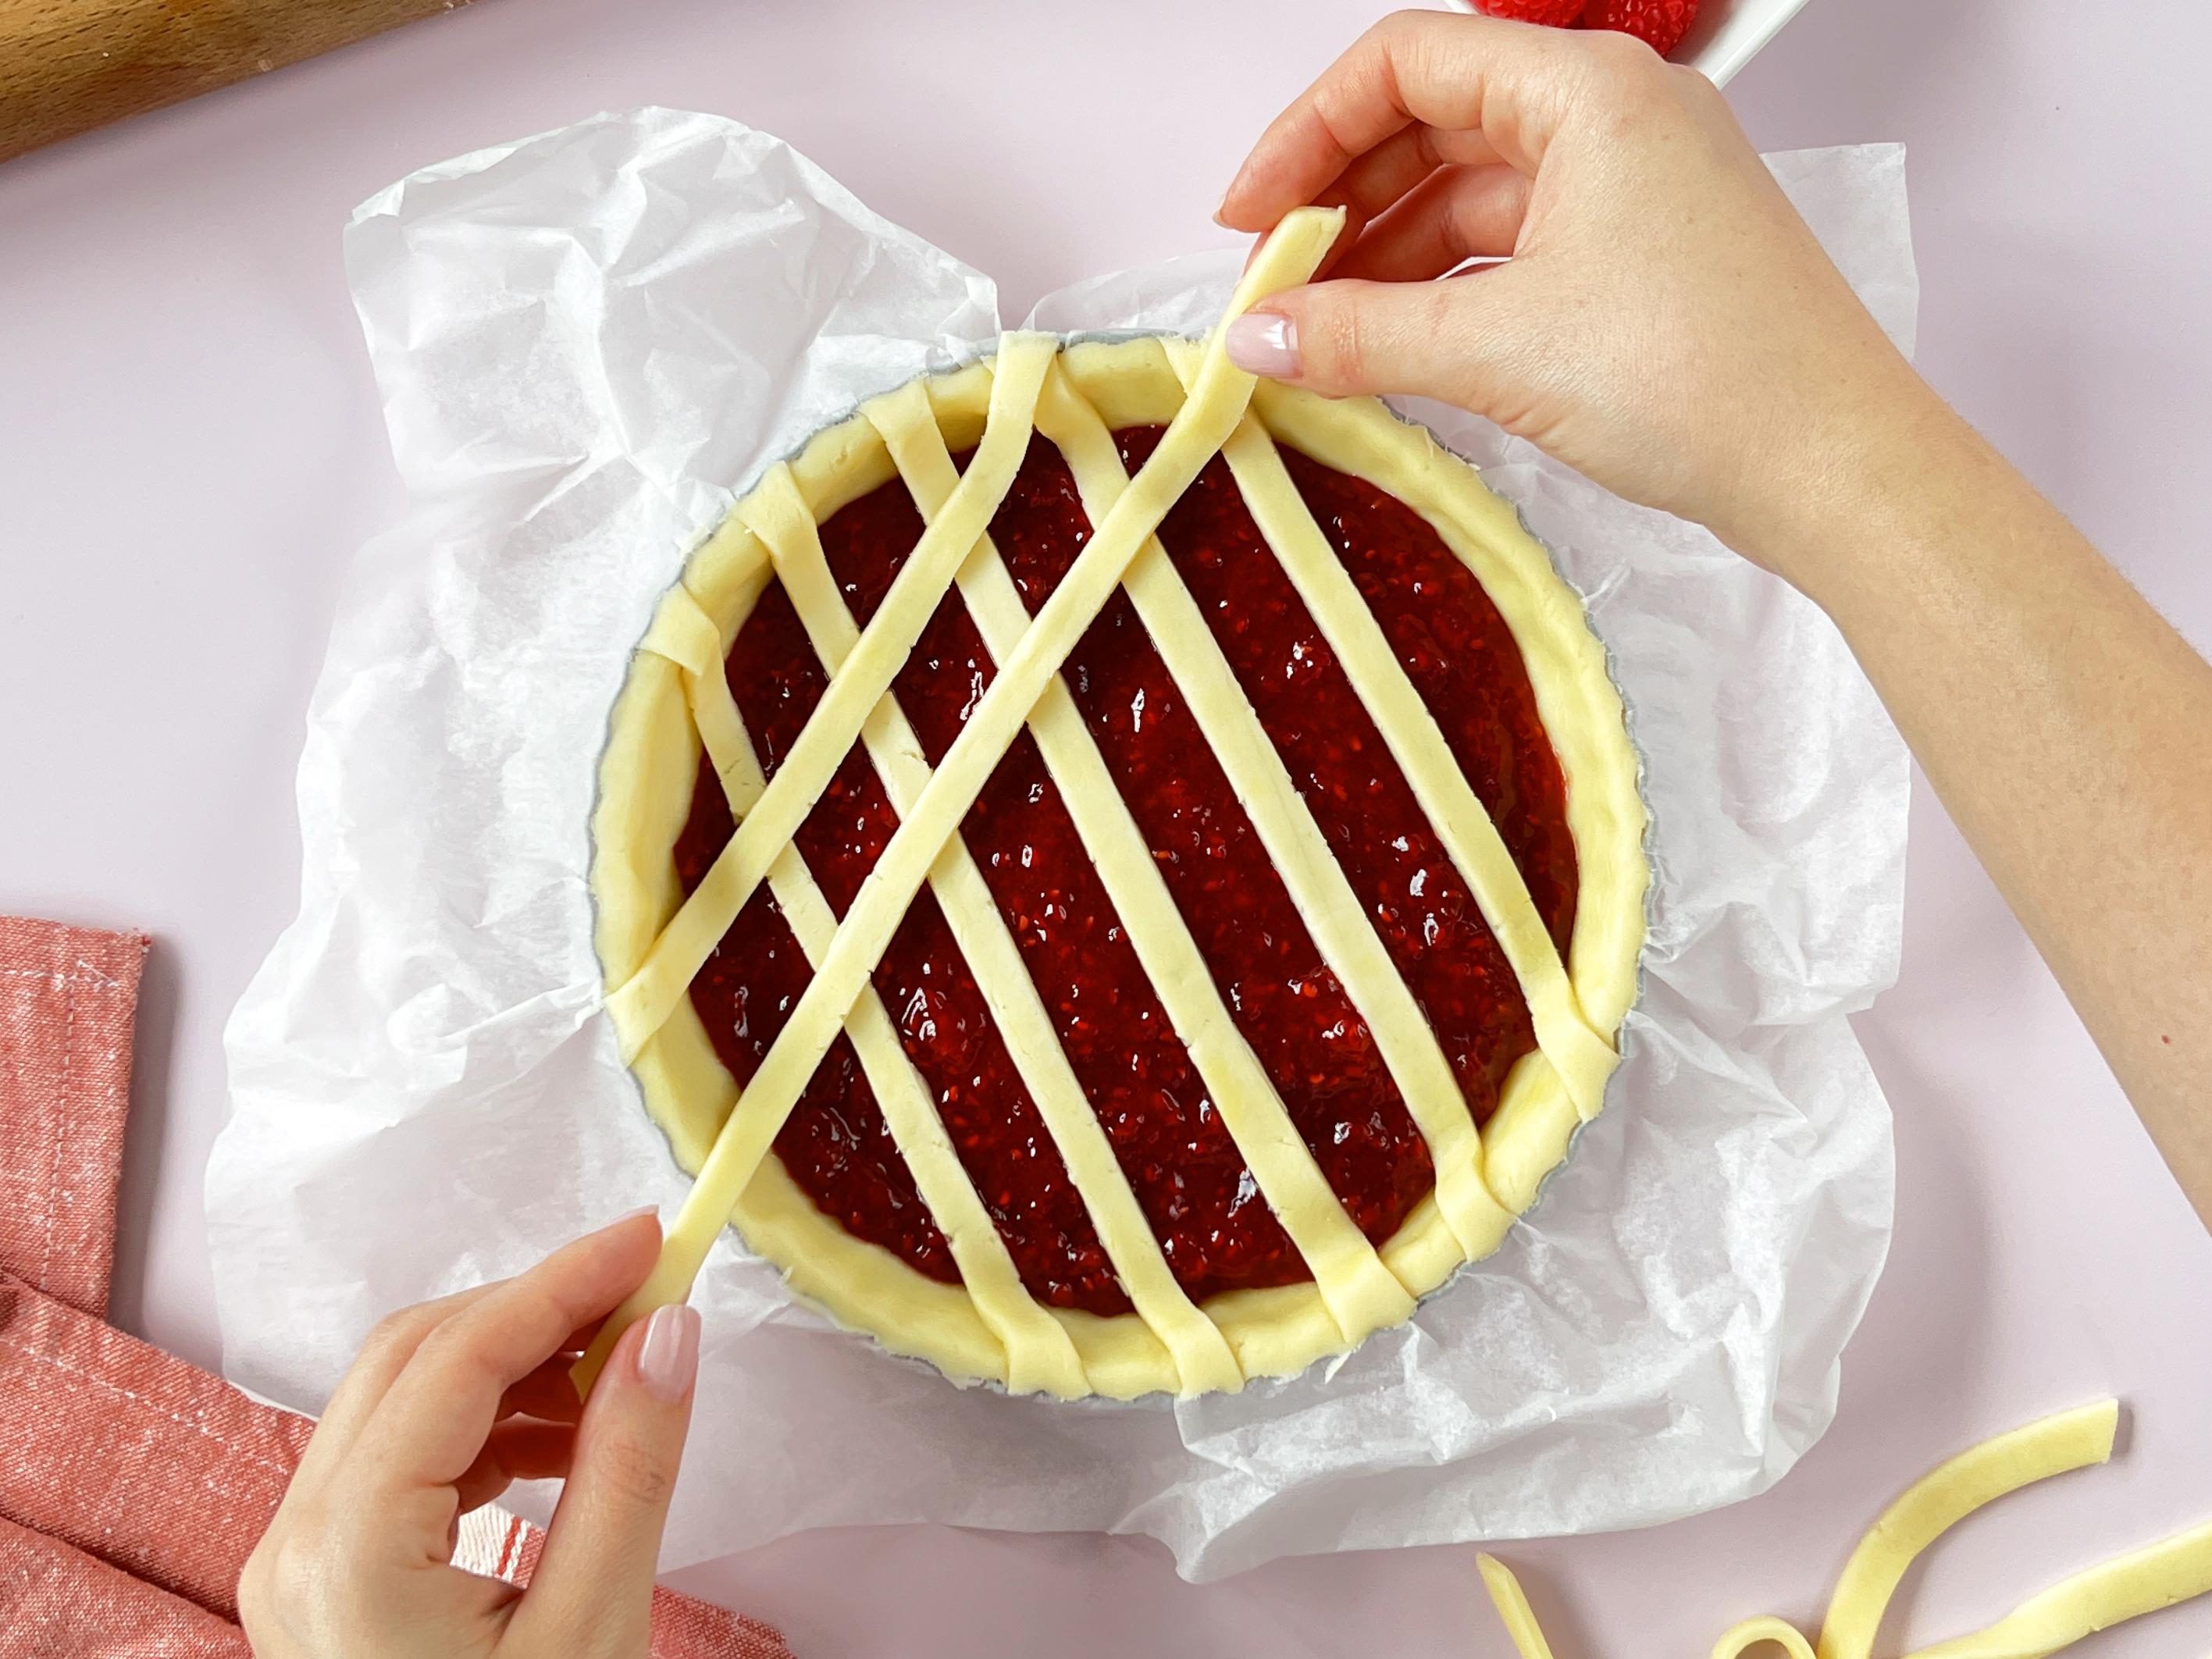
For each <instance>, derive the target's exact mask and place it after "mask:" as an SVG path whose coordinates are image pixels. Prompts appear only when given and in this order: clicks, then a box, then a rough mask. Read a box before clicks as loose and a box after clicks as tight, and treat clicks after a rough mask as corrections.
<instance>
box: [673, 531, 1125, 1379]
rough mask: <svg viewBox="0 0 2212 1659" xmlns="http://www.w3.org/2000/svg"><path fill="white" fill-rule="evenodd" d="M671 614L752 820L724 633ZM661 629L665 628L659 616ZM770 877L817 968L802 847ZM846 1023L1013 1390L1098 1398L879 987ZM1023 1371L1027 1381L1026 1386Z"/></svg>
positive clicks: (733, 789)
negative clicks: (1037, 1293) (986, 1197)
mask: <svg viewBox="0 0 2212 1659" xmlns="http://www.w3.org/2000/svg"><path fill="white" fill-rule="evenodd" d="M809 522H810V523H811V520H809ZM763 539H765V538H763ZM667 609H668V610H669V611H675V612H688V613H689V614H688V615H686V616H683V617H680V620H679V619H677V618H671V623H672V625H671V628H670V629H668V630H667V635H664V636H663V637H662V638H661V639H659V640H658V641H653V644H654V648H660V647H664V646H675V647H677V648H678V649H682V650H684V655H683V656H676V655H674V654H673V653H672V652H670V653H667V654H670V656H671V660H672V661H674V662H675V663H676V665H678V667H679V668H681V669H682V670H683V671H684V680H685V685H686V689H687V690H688V692H689V693H690V702H691V708H692V718H693V720H694V723H695V724H696V726H698V728H699V736H700V739H701V741H702V743H703V744H705V745H706V750H707V757H708V760H709V761H710V762H711V763H713V765H714V772H715V775H716V776H718V777H719V778H720V780H721V783H722V788H723V792H724V793H725V794H726V796H727V798H728V799H729V804H730V817H731V818H732V821H733V822H735V823H743V822H744V817H745V814H746V813H747V812H748V811H750V810H751V809H752V807H753V806H754V805H755V803H757V801H758V800H759V799H760V796H761V792H762V790H763V788H764V787H766V783H765V780H764V779H763V775H762V773H761V768H760V762H759V759H758V757H757V756H756V755H755V753H754V751H753V745H752V741H751V739H750V738H749V737H747V735H746V733H745V727H744V720H743V718H742V717H741V716H740V715H739V714H738V705H737V700H736V698H735V697H733V696H732V695H731V693H730V683H729V679H728V678H727V671H726V668H725V666H724V664H723V646H722V641H721V636H720V634H719V633H717V632H716V631H715V629H714V623H713V622H712V621H711V620H709V618H708V616H707V614H706V612H705V611H702V609H701V608H700V606H699V604H698V601H697V600H696V599H693V598H692V597H691V595H690V592H688V591H686V590H685V589H684V588H682V587H678V588H677V589H676V590H675V591H674V592H671V594H670V596H669V600H668V606H667ZM679 629H680V632H681V634H682V635H684V638H683V639H682V640H681V641H680V642H679V641H678V640H676V639H674V638H672V637H670V636H672V635H676V634H677V633H678V631H679ZM702 630H703V631H702ZM655 631H656V632H659V623H658V622H656V624H655ZM652 639H653V636H652V635H648V640H652ZM701 647H704V648H703V649H702V648H701ZM878 712H880V711H878ZM768 883H769V891H770V892H771V893H773V894H774V895H775V902H776V904H777V906H778V908H781V910H782V912H783V915H784V920H785V921H787V922H788V923H789V924H790V925H791V931H792V933H793V937H795V938H796V939H798V941H799V949H800V950H801V951H804V952H805V955H806V960H807V963H808V964H809V965H810V966H811V965H814V964H817V963H819V962H820V961H821V959H822V956H823V952H824V951H827V950H828V949H829V941H830V940H831V939H833V938H835V937H836V932H837V918H836V913H835V912H834V911H833V910H832V909H831V908H829V900H828V899H827V898H826V897H824V896H823V892H822V889H821V887H820V886H819V885H818V884H817V883H816V881H815V879H814V875H813V872H811V870H809V869H808V868H807V866H806V861H805V857H804V855H803V854H801V853H800V852H799V847H798V844H797V843H796V842H793V843H792V844H790V845H788V846H787V847H786V848H784V849H783V851H782V852H781V854H778V856H777V858H776V860H775V863H773V864H771V865H770V866H769V872H768ZM845 1030H846V1034H847V1035H848V1036H850V1037H851V1038H852V1040H853V1048H854V1052H855V1053H856V1054H859V1056H860V1065H861V1068H862V1069H863V1070H864V1071H865V1072H866V1074H867V1079H868V1086H869V1088H870V1090H871V1091H873V1093H874V1095H875V1097H876V1103H877V1105H878V1107H880V1108H881V1109H882V1111H883V1115H884V1125H885V1127H888V1128H889V1129H890V1132H891V1139H892V1141H893V1142H894V1144H896V1146H897V1147H898V1151H899V1156H900V1157H901V1158H904V1159H905V1160H906V1164H907V1168H908V1170H911V1171H912V1172H913V1175H914V1183H915V1190H916V1191H917V1192H918V1193H919V1194H921V1201H922V1203H923V1204H924V1205H925V1206H927V1208H928V1210H929V1213H930V1218H931V1219H932V1220H933V1221H934V1222H935V1223H936V1224H937V1228H938V1231H940V1232H941V1233H943V1234H944V1235H945V1244H946V1246H947V1247H948V1248H949V1249H951V1252H952V1258H953V1260H954V1261H955V1262H957V1264H958V1266H959V1268H960V1277H961V1279H962V1282H963V1284H965V1285H966V1286H967V1288H968V1293H969V1296H971V1297H974V1299H975V1310H976V1312H977V1313H978V1314H979V1315H980V1316H981V1317H982V1321H983V1322H984V1324H985V1325H987V1326H988V1327H989V1328H990V1330H991V1333H992V1334H993V1335H994V1336H996V1337H997V1338H998V1339H999V1340H1000V1343H1001V1344H1002V1345H1003V1346H1005V1348H1006V1385H1007V1387H1009V1388H1012V1389H1038V1390H1042V1391H1043V1392H1045V1393H1048V1394H1054V1395H1061V1396H1063V1397H1073V1396H1076V1395H1082V1394H1085V1393H1087V1392H1088V1391H1089V1389H1090V1383H1089V1381H1088V1379H1087V1378H1086V1377H1085V1373H1084V1369H1083V1364H1082V1362H1081V1360H1080V1359H1079V1358H1078V1357H1077V1354H1076V1352H1075V1345H1074V1344H1073V1342H1072V1341H1070V1340H1069V1339H1068V1334H1067V1332H1066V1329H1065V1328H1062V1327H1061V1325H1060V1322H1058V1321H1057V1320H1055V1319H1054V1318H1053V1316H1051V1315H1050V1314H1048V1313H1047V1312H1046V1311H1045V1310H1044V1309H1043V1308H1042V1307H1041V1306H1039V1305H1038V1304H1037V1303H1036V1300H1035V1298H1033V1297H1031V1296H1030V1293H1029V1291H1028V1290H1027V1289H1026V1288H1025V1287H1024V1285H1023V1284H1022V1280H1021V1274H1020V1273H1019V1272H1018V1271H1017V1269H1016V1268H1015V1266H1014V1261H1013V1257H1012V1255H1011V1254H1010V1253H1009V1252H1008V1250H1007V1249H1006V1240H1005V1239H1004V1238H1003V1237H1000V1233H999V1230H998V1228H997V1226H996V1225H994V1224H993V1222H992V1219H991V1215H990V1212H989V1211H988V1210H987V1209H986V1208H985V1207H984V1205H983V1200H982V1199H981V1196H980V1195H979V1194H977V1192H976V1190H975V1184H974V1182H971V1181H970V1180H969V1177H968V1171H967V1170H966V1169H965V1168H964V1167H963V1165H962V1164H961V1162H960V1157H959V1154H958V1153H957V1152H956V1151H955V1150H954V1148H953V1146H952V1140H951V1136H950V1135H948V1134H947V1133H945V1123H944V1120H943V1119H941V1118H940V1117H939V1115H938V1114H937V1108H936V1105H935V1103H934V1102H933V1100H932V1098H931V1097H930V1091H929V1085H927V1082H925V1081H924V1080H923V1079H922V1077H921V1073H919V1072H918V1071H916V1070H915V1066H914V1063H913V1062H912V1061H911V1060H909V1059H908V1057H907V1053H906V1050H905V1048H904V1047H903V1046H902V1043H901V1042H900V1041H899V1034H898V1028H897V1027H896V1025H895V1024H893V1023H892V1020H891V1018H890V1011H889V1010H888V1009H886V1008H885V1007H884V1004H883V999H882V998H881V997H880V996H879V995H878V994H877V991H876V987H874V986H873V985H870V986H868V987H866V989H864V990H863V991H862V992H861V993H860V996H859V997H858V998H857V999H855V1000H854V1004H853V1007H852V1010H851V1012H849V1013H848V1015H847V1016H846V1020H845ZM1016 1376H1019V1377H1021V1378H1022V1381H1021V1382H1020V1383H1016V1382H1015V1381H1014V1378H1015V1377H1016Z"/></svg>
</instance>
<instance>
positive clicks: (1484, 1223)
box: [1036, 345, 1513, 1258]
mask: <svg viewBox="0 0 2212 1659" xmlns="http://www.w3.org/2000/svg"><path fill="white" fill-rule="evenodd" d="M1176 355H1177V354H1176V353H1175V351H1174V349H1173V346H1172V345H1170V357H1171V358H1172V357H1174V356H1176ZM1195 355H1196V348H1192V352H1191V356H1195ZM1186 361H1187V362H1188V360H1186ZM1188 367H1190V368H1191V370H1192V372H1191V373H1190V374H1188V375H1185V376H1184V377H1183V378H1184V383H1185V385H1186V386H1190V385H1192V384H1193V383H1194V381H1195V380H1196V378H1197V370H1196V365H1195V363H1188ZM1249 418H1250V417H1249V416H1247V417H1246V419H1247V420H1248V421H1249ZM1036 420H1037V429H1038V430H1039V431H1040V432H1042V433H1043V434H1044V435H1045V436H1046V437H1048V438H1049V439H1051V440H1052V441H1053V442H1054V444H1055V445H1057V446H1058V447H1059V448H1060V453H1061V454H1062V455H1063V456H1065V457H1066V460H1067V465H1068V470H1069V471H1070V472H1072V473H1073V475H1074V477H1075V484H1076V489H1077V490H1078V492H1079V494H1080V495H1082V497H1083V508H1084V511H1085V513H1088V514H1089V515H1090V517H1091V521H1092V522H1093V523H1098V522H1102V521H1103V520H1105V519H1106V518H1107V516H1108V515H1109V514H1110V513H1112V512H1113V510H1114V504H1115V501H1117V500H1119V499H1120V497H1121V492H1122V491H1123V490H1124V489H1127V488H1128V473H1127V471H1125V470H1124V468H1123V467H1122V465H1121V452H1120V451H1119V449H1118V448H1116V447H1115V442H1114V435H1113V434H1112V433H1111V432H1110V431H1109V430H1108V429H1107V426H1106V422H1104V421H1103V419H1101V418H1100V417H1099V415H1098V412H1097V410H1095V409H1093V408H1092V407H1091V404H1089V403H1088V402H1086V401H1085V399H1084V398H1083V396H1082V394H1081V393H1079V392H1077V391H1076V390H1075V388H1074V386H1073V385H1072V384H1071V383H1070V381H1069V380H1068V378H1067V375H1066V373H1065V372H1064V371H1063V370H1062V369H1061V368H1060V365H1059V364H1057V363H1055V364H1054V365H1053V367H1052V368H1051V369H1050V370H1049V371H1048V372H1047V374H1046V375H1045V383H1044V388H1043V390H1042V393H1041V394H1040V395H1039V397H1038V399H1037V410H1036ZM1209 459H1210V458H1209ZM1122 586H1123V587H1124V589H1125V590H1127V593H1128V595H1129V599H1130V602H1131V603H1132V604H1133V605H1134V606H1135V607H1136V611H1137V617H1138V620H1139V621H1140V622H1141V623H1144V626H1145V632H1146V634H1147V635H1150V636H1151V638H1152V645H1153V647H1154V648H1155V649H1157V650H1158V652H1159V653H1160V658H1161V660H1163V661H1164V663H1166V665H1167V667H1168V671H1169V673H1170V674H1171V675H1172V676H1173V677H1174V678H1175V682H1176V686H1177V688H1178V689H1180V690H1181V691H1182V695H1183V701H1184V702H1186V703H1187V704H1188V705H1189V708H1190V711H1191V714H1193V716H1194V718H1195V719H1196V720H1197V721H1198V724H1199V728H1200V731H1201V732H1204V733H1205V736H1206V742H1207V744H1209V745H1210V746H1211V747H1212V750H1213V753H1214V756H1215V757H1216V758H1217V759H1218V761H1219V762H1220V763H1221V769H1222V771H1223V773H1224V774H1225V775H1226V776H1227V778H1228V780H1229V782H1230V786H1231V788H1232V789H1233V790H1234V791H1235V792H1236V795H1237V804H1238V805H1240V806H1242V807H1243V810H1244V814H1245V816H1246V817H1248V818H1249V820H1250V821H1251V824H1252V827H1253V829H1255V831H1256V832H1257V833H1258V835H1259V837H1260V841H1261V845H1262V846H1264V847H1265V848H1267V856H1268V858H1269V859H1270V860H1273V863H1274V866H1275V869H1276V871H1277V872H1278V873H1279V875H1280V876H1281V878H1282V881H1283V885H1284V887H1285V889H1286V890H1288V891H1289V893H1290V896H1291V903H1292V905H1293V906H1294V907H1295V908H1297V913H1298V917H1299V920H1301V921H1304V923H1305V926H1306V931H1307V932H1308V933H1310V934H1311V935H1312V937H1313V941H1314V944H1315V945H1316V947H1318V949H1319V950H1320V951H1321V955H1322V961H1324V962H1325V963H1328V969H1329V971H1330V972H1332V973H1334V975H1336V977H1337V981H1338V982H1339V983H1340V984H1341V985H1342V986H1343V987H1344V991H1345V994H1346V996H1347V997H1348V998H1349V999H1350V1000H1351V1001H1352V1006H1353V1007H1355V1008H1357V1009H1358V1011H1359V1016H1360V1018H1362V1019H1364V1020H1365V1021H1366V1023H1367V1027H1368V1030H1370V1032H1371V1033H1372V1034H1373V1036H1374V1038H1375V1045H1376V1050H1377V1052H1378V1053H1380V1054H1381V1055H1382V1057H1383V1064H1384V1065H1385V1066H1388V1067H1389V1072H1390V1075H1391V1078H1392V1079H1393V1080H1394V1081H1395V1083H1396V1084H1397V1085H1398V1092H1399V1094H1400V1095H1401V1097H1403V1098H1404V1100H1405V1103H1406V1108H1407V1112H1408V1113H1409V1114H1410V1115H1412V1117H1413V1122H1414V1124H1415V1126H1416V1127H1418V1128H1419V1130H1420V1131H1421V1134H1422V1138H1423V1139H1425V1140H1426V1141H1427V1143H1428V1146H1429V1153H1430V1158H1431V1162H1432V1163H1433V1164H1435V1166H1436V1176H1437V1208H1438V1209H1439V1210H1441V1211H1442V1212H1443V1217H1444V1222H1445V1225H1447V1226H1448V1227H1449V1228H1450V1229H1451V1232H1452V1237H1454V1238H1455V1240H1457V1242H1458V1243H1459V1245H1460V1248H1461V1249H1462V1251H1463V1252H1465V1253H1466V1254H1467V1255H1468V1256H1469V1257H1470V1258H1473V1257H1476V1256H1480V1255H1487V1254H1488V1253H1489V1252H1490V1250H1491V1249H1492V1248H1494V1247H1495V1246H1496V1244H1497V1243H1498V1241H1499V1240H1500V1239H1502V1238H1504V1237H1505V1234H1506V1231H1507V1230H1508V1229H1509V1228H1510V1227H1511V1225H1513V1218H1512V1214H1511V1212H1510V1211H1508V1210H1507V1209H1506V1208H1505V1206H1504V1205H1502V1204H1500V1203H1499V1202H1498V1200H1497V1199H1496V1198H1495V1197H1493V1196H1492V1194H1491V1191H1490V1188H1488V1187H1487V1186H1486V1184H1485V1183H1484V1181H1483V1177H1482V1139H1481V1136H1480V1132H1479V1131H1478V1130H1477V1129H1476V1127H1475V1123H1474V1116H1473V1115H1472V1113H1471V1112H1470V1111H1469V1109H1468V1103H1467V1097H1466V1096H1465V1095H1464V1094H1463V1093H1462V1091H1461V1090H1460V1086H1459V1079H1458V1078H1457V1077H1456V1076H1455V1075H1454V1074H1453V1072H1452V1068H1451V1062H1450V1061H1449V1060H1447V1059H1445V1058H1444V1052H1443V1048H1442V1047H1441V1046H1440V1045H1439V1044H1438V1042H1437V1035H1436V1032H1435V1030H1434V1029H1433V1028H1432V1027H1431V1025H1430V1024H1429V1021H1428V1016H1427V1015H1426V1014H1425V1013H1424V1012H1422V1011H1421V1006H1420V1004H1419V1001H1418V1000H1416V999H1415V998H1414V996H1413V992H1412V991H1411V990H1409V989H1408V988H1407V985H1406V981H1405V980H1404V979H1403V978H1402V977H1401V975H1400V974H1399V972H1398V968H1397V964H1396V963H1394V962H1392V961H1391V960H1390V953H1389V951H1388V950H1387V949H1385V948H1384V946H1383V941H1382V939H1381V938H1380V937H1379V936H1378V935H1377V934H1376V932H1375V927H1374V923H1373V922H1372V921H1371V920H1370V918H1369V916H1368V915H1367V910H1366V907H1365V906H1364V905H1363V904H1362V903H1361V902H1360V900H1359V896H1358V894H1357V893H1355V892H1354V891H1353V890H1352V883H1351V880H1350V878H1347V877H1346V875H1345V873H1344V866H1342V865H1340V864H1339V863H1338V862H1337V860H1336V856H1335V854H1334V853H1332V852H1331V851H1330V850H1329V846H1328V837H1327V836H1324V835H1323V834H1322V829H1321V826H1320V824H1318V823H1316V822H1315V821H1314V816H1313V811H1312V809H1311V808H1310V807H1309V806H1308V805H1306V801H1305V797H1304V795H1302V794H1300V793H1298V787H1297V783H1296V782H1295V781H1293V780H1292V779H1291V774H1290V769H1289V768H1288V767H1286V766H1285V764H1284V763H1283V758H1282V756H1281V755H1280V754H1279V752H1278V751H1277V750H1276V748H1275V744H1274V740H1273V738H1270V737H1269V736H1268V735H1267V727H1266V726H1262V725H1261V723H1260V717H1259V715H1258V714H1257V713H1255V711H1254V709H1253V708H1252V705H1251V702H1249V700H1248V699H1247V698H1246V696H1245V695H1244V688H1243V685H1242V684H1240V683H1239V682H1238V680H1237V673H1236V671H1235V670H1234V669H1233V668H1231V666H1230V665H1229V659H1228V657H1227V656H1226V655H1225V653H1223V651H1222V648H1221V644H1220V641H1218V640H1216V639H1215V638H1214V637H1213V630H1212V629H1211V628H1210V627H1208V626H1207V625H1206V615H1205V613H1204V612H1203V611H1200V609H1199V606H1198V601H1197V600H1196V599H1194V598H1193V597H1192V596H1191V592H1190V589H1189V588H1188V587H1187V586H1184V584H1183V580H1182V576H1181V575H1179V574H1176V568H1175V565H1174V563H1173V562H1171V561H1170V559H1169V557H1168V556H1167V552H1166V550H1165V549H1164V548H1163V547H1162V546H1161V545H1160V542H1159V538H1158V537H1157V536H1150V537H1147V538H1146V540H1145V544H1144V546H1143V547H1142V549H1140V550H1139V552H1138V554H1137V556H1136V558H1135V559H1134V560H1133V561H1132V562H1130V565H1129V568H1128V573H1127V574H1126V575H1125V576H1124V577H1123V578H1122ZM1356 597H1357V596H1355V599H1356ZM1358 603H1359V605H1360V608H1361V609H1362V610H1364V609H1365V608H1366V607H1365V602H1364V600H1363V601H1358Z"/></svg>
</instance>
